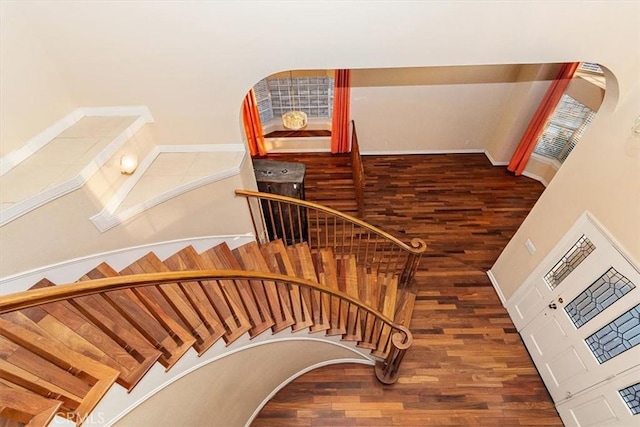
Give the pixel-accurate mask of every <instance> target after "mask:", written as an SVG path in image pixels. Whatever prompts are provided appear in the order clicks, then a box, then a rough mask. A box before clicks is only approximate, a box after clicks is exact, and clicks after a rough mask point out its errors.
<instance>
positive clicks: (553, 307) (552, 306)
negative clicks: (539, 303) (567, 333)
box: [549, 302, 558, 310]
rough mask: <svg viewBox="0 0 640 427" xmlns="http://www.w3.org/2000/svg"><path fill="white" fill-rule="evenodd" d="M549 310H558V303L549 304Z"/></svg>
mask: <svg viewBox="0 0 640 427" xmlns="http://www.w3.org/2000/svg"><path fill="white" fill-rule="evenodd" d="M549 308H550V309H552V310H555V309H557V308H558V306H557V305H556V303H555V302H550V303H549Z"/></svg>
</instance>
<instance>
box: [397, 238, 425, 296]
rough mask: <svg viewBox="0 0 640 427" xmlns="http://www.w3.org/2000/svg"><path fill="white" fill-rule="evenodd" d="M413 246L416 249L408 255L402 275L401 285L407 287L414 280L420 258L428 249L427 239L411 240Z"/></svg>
mask: <svg viewBox="0 0 640 427" xmlns="http://www.w3.org/2000/svg"><path fill="white" fill-rule="evenodd" d="M411 247H412V248H414V249H415V250H414V252H411V253H410V254H409V255H408V256H407V261H406V262H405V263H404V267H403V269H402V273H401V275H400V283H399V285H400V287H406V286H407V285H408V284H409V283H410V282H411V281H412V280H413V276H415V274H416V270H417V269H418V265H419V264H420V258H422V254H423V253H424V251H426V250H427V244H426V243H425V241H424V240H422V239H418V238H415V239H413V240H411Z"/></svg>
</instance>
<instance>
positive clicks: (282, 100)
mask: <svg viewBox="0 0 640 427" xmlns="http://www.w3.org/2000/svg"><path fill="white" fill-rule="evenodd" d="M268 83H269V93H270V94H271V103H272V106H273V115H274V116H275V117H279V116H281V115H283V114H284V113H286V112H287V111H290V110H293V109H296V110H300V111H304V112H305V113H307V116H308V117H331V113H332V112H333V79H332V78H330V77H294V78H293V79H290V78H288V77H287V78H277V79H268Z"/></svg>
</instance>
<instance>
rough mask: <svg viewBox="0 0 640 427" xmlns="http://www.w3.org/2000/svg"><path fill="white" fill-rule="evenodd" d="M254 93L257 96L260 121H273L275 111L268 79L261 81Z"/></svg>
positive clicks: (255, 87) (254, 88)
mask: <svg viewBox="0 0 640 427" xmlns="http://www.w3.org/2000/svg"><path fill="white" fill-rule="evenodd" d="M253 92H254V93H255V94H256V101H257V102H258V113H260V121H261V122H262V123H265V122H268V121H269V120H271V119H273V109H272V108H271V94H270V93H269V86H268V85H267V79H262V80H260V81H259V82H258V83H257V84H256V85H255V86H254V87H253Z"/></svg>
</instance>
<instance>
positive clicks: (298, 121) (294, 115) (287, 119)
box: [282, 71, 307, 130]
mask: <svg viewBox="0 0 640 427" xmlns="http://www.w3.org/2000/svg"><path fill="white" fill-rule="evenodd" d="M289 100H290V101H291V111H287V112H286V113H284V114H283V115H282V125H283V126H284V127H285V128H286V129H291V130H299V129H302V128H304V127H306V126H307V113H305V112H304V111H299V110H296V108H295V103H294V97H293V71H289Z"/></svg>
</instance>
